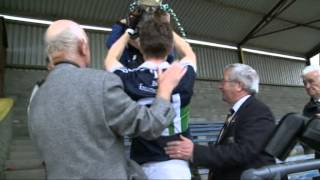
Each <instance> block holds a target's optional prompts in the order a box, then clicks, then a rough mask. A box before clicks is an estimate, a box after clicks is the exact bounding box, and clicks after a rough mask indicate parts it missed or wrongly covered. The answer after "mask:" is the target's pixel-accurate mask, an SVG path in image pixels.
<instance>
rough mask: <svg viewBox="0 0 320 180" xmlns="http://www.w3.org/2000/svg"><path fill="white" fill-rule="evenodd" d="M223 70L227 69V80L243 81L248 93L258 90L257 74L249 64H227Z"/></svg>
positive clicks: (254, 92)
mask: <svg viewBox="0 0 320 180" xmlns="http://www.w3.org/2000/svg"><path fill="white" fill-rule="evenodd" d="M224 70H225V71H226V70H228V71H229V80H231V81H239V82H241V83H243V85H244V89H245V90H246V91H247V92H248V93H249V94H252V95H253V94H256V93H258V92H259V81H260V80H259V75H258V73H257V72H256V70H254V69H253V68H252V67H251V66H249V65H246V64H239V63H235V64H229V65H227V66H226V67H225V69H224Z"/></svg>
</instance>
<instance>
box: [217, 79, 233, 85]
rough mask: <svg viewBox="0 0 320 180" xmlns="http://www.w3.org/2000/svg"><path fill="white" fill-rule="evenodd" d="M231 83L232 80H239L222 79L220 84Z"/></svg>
mask: <svg viewBox="0 0 320 180" xmlns="http://www.w3.org/2000/svg"><path fill="white" fill-rule="evenodd" d="M229 82H230V83H231V82H233V83H235V82H237V81H235V80H225V79H222V80H221V81H220V84H226V83H229Z"/></svg>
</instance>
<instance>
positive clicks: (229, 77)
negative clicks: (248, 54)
mask: <svg viewBox="0 0 320 180" xmlns="http://www.w3.org/2000/svg"><path fill="white" fill-rule="evenodd" d="M219 89H220V90H221V92H222V95H223V100H224V101H225V102H227V103H228V104H229V105H230V106H231V109H230V114H229V115H228V117H227V119H226V122H225V125H224V127H223V129H222V130H221V132H220V135H219V137H218V139H217V142H216V144H209V145H208V146H203V145H197V144H193V143H192V141H190V140H189V139H187V138H184V137H181V138H182V141H175V142H169V143H168V146H167V147H166V152H167V154H169V155H170V157H171V158H179V159H186V160H190V161H191V162H192V163H194V165H196V166H202V167H206V168H209V169H210V172H209V177H208V178H209V179H240V176H241V173H242V172H243V171H244V170H246V169H249V168H259V167H262V166H265V165H270V164H274V163H275V160H274V158H273V157H272V156H271V155H269V154H267V153H266V152H264V147H265V144H266V143H267V141H268V138H269V137H270V135H271V134H272V132H273V130H274V128H275V119H274V116H273V114H272V112H271V111H270V109H269V108H268V107H267V106H266V105H265V104H264V103H262V102H261V101H259V100H258V99H257V98H256V97H255V94H257V93H258V89H259V76H258V74H257V72H256V71H255V70H254V69H253V68H252V67H250V66H248V65H245V64H231V65H228V66H226V67H225V69H224V73H223V80H222V82H221V83H220V85H219Z"/></svg>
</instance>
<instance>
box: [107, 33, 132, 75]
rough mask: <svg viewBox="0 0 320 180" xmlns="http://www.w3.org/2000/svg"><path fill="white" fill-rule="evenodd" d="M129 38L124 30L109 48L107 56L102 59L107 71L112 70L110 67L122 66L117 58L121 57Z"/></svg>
mask: <svg viewBox="0 0 320 180" xmlns="http://www.w3.org/2000/svg"><path fill="white" fill-rule="evenodd" d="M129 39H130V36H129V34H128V33H127V32H125V33H123V35H122V36H121V37H120V38H119V39H118V40H117V41H116V42H115V43H114V44H113V45H112V46H111V48H110V49H109V52H108V54H107V57H106V59H105V60H104V66H105V68H106V69H107V70H108V71H112V69H114V68H116V67H122V66H123V65H122V64H121V63H120V62H119V60H120V58H121V55H122V53H123V50H124V49H125V47H126V45H127V43H128V41H129Z"/></svg>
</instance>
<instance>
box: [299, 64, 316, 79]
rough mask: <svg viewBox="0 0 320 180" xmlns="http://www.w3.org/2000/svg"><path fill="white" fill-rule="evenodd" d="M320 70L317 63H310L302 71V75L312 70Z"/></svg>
mask: <svg viewBox="0 0 320 180" xmlns="http://www.w3.org/2000/svg"><path fill="white" fill-rule="evenodd" d="M314 71H316V72H318V73H319V74H320V67H319V66H315V65H309V66H306V67H305V68H304V69H303V71H302V75H301V76H302V77H303V76H305V75H306V74H308V73H310V72H314Z"/></svg>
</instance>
